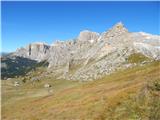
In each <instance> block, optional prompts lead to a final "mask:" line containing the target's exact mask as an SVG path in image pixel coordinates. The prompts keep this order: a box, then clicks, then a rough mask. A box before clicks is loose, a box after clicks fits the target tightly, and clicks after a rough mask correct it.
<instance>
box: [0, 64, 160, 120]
mask: <svg viewBox="0 0 160 120" xmlns="http://www.w3.org/2000/svg"><path fill="white" fill-rule="evenodd" d="M44 81H45V82H46V81H47V82H50V83H51V84H53V85H54V87H53V93H50V94H48V92H47V91H46V90H45V89H44V88H43V84H44V83H45V82H44ZM44 81H42V82H40V83H37V84H36V85H35V86H32V85H31V84H30V83H26V84H24V85H23V86H21V87H20V88H19V89H18V90H17V89H15V88H14V87H11V86H10V87H9V85H10V83H9V81H7V82H6V83H5V82H4V83H3V82H2V98H3V99H2V119H3V120H13V119H17V120H159V119H160V114H159V113H160V102H159V101H160V93H159V84H160V83H159V82H160V62H153V63H151V64H147V65H145V66H141V67H140V66H137V67H134V68H130V69H127V70H121V71H118V72H116V73H113V74H111V75H109V76H106V77H104V78H102V79H100V80H96V81H92V82H86V83H79V82H75V81H65V80H54V79H52V78H50V79H46V80H44ZM26 92H28V94H26ZM20 93H21V94H20Z"/></svg>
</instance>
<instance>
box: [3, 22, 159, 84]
mask: <svg viewBox="0 0 160 120" xmlns="http://www.w3.org/2000/svg"><path fill="white" fill-rule="evenodd" d="M159 59H160V36H158V35H152V34H148V33H145V32H129V31H128V29H127V28H125V26H124V25H123V24H122V23H121V22H119V23H117V24H115V25H114V26H113V27H112V28H110V29H109V30H107V31H105V32H103V33H97V32H92V31H89V30H84V31H81V32H80V34H79V35H78V37H77V38H75V39H73V40H68V41H57V42H55V43H53V44H51V45H48V44H46V43H42V42H35V43H31V44H29V45H27V46H25V47H22V48H18V49H17V50H16V51H15V52H13V53H10V54H8V55H5V56H4V57H1V62H2V66H1V70H2V78H7V77H15V76H17V75H21V74H19V73H23V74H27V73H28V72H29V71H30V70H32V69H33V68H35V66H36V65H37V64H39V63H44V64H45V65H47V67H46V68H45V69H46V70H45V72H44V73H43V74H42V76H43V75H46V74H52V75H53V76H54V77H55V78H57V79H67V80H80V81H88V80H94V79H98V78H101V77H103V76H105V75H108V74H110V73H113V72H114V71H117V70H119V69H125V68H128V67H132V66H135V65H137V64H139V65H143V64H145V63H147V62H151V61H154V60H159ZM24 61H25V62H24ZM20 63H21V64H20Z"/></svg>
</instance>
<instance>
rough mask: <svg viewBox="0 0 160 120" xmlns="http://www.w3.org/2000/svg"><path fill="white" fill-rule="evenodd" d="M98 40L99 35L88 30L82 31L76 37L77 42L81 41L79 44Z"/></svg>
mask: <svg viewBox="0 0 160 120" xmlns="http://www.w3.org/2000/svg"><path fill="white" fill-rule="evenodd" d="M98 38H99V33H96V32H92V31H89V30H84V31H81V32H80V34H79V36H78V41H81V42H86V41H89V42H91V43H92V42H94V41H96V40H97V39H98Z"/></svg>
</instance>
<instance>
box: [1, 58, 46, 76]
mask: <svg viewBox="0 0 160 120" xmlns="http://www.w3.org/2000/svg"><path fill="white" fill-rule="evenodd" d="M39 66H44V67H46V66H48V63H47V62H46V61H43V62H37V61H35V60H31V59H28V58H23V57H18V56H14V57H8V56H7V57H2V58H1V78H2V79H6V78H11V77H16V76H20V75H25V74H26V73H28V72H29V71H31V70H35V69H36V67H39Z"/></svg>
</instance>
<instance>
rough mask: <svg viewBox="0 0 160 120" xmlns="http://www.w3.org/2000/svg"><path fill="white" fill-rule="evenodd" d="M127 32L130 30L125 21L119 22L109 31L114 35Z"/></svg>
mask: <svg viewBox="0 0 160 120" xmlns="http://www.w3.org/2000/svg"><path fill="white" fill-rule="evenodd" d="M127 32H128V30H127V29H126V28H125V27H124V25H123V23H122V22H118V23H117V24H115V25H114V26H113V27H112V28H111V29H110V30H109V31H108V32H107V33H109V34H111V35H112V36H116V35H120V34H122V33H127Z"/></svg>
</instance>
